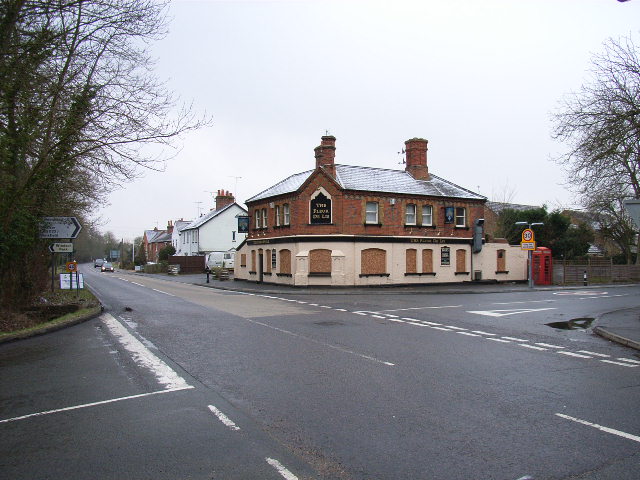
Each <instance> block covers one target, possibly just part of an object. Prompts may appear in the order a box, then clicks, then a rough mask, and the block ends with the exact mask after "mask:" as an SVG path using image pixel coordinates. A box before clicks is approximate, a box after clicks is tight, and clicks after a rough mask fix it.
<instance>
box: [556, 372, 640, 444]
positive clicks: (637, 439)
mask: <svg viewBox="0 0 640 480" xmlns="http://www.w3.org/2000/svg"><path fill="white" fill-rule="evenodd" d="M602 361H603V362H604V361H606V360H602ZM556 416H558V417H560V418H564V419H566V420H571V421H572V422H576V423H581V424H582V425H587V426H589V427H593V428H597V429H598V430H601V431H603V432H606V433H611V434H612V435H617V436H619V437H622V438H626V439H627V440H633V441H634V442H640V437H639V436H637V435H631V434H630V433H626V432H622V431H620V430H615V429H613V428H609V427H603V426H602V425H598V424H597V423H591V422H587V421H586V420H580V419H579V418H575V417H570V416H569V415H563V414H562V413H556Z"/></svg>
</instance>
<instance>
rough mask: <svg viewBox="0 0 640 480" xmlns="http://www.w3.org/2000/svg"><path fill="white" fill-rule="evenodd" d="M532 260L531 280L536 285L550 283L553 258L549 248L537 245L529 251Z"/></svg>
mask: <svg viewBox="0 0 640 480" xmlns="http://www.w3.org/2000/svg"><path fill="white" fill-rule="evenodd" d="M531 258H532V261H533V268H532V270H533V282H534V283H535V284H536V285H551V284H552V283H553V258H552V257H551V249H549V248H547V247H538V248H536V249H535V250H534V251H533V252H531Z"/></svg>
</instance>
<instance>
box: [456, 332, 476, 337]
mask: <svg viewBox="0 0 640 480" xmlns="http://www.w3.org/2000/svg"><path fill="white" fill-rule="evenodd" d="M456 333H459V334H460V335H466V336H468V337H479V336H480V335H477V334H475V333H469V332H456Z"/></svg>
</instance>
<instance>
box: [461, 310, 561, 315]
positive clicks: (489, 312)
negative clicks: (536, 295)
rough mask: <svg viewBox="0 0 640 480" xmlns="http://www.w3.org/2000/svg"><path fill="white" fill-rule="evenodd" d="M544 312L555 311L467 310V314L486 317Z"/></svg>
mask: <svg viewBox="0 0 640 480" xmlns="http://www.w3.org/2000/svg"><path fill="white" fill-rule="evenodd" d="M545 310H556V309H555V308H516V309H511V310H473V311H471V310H469V311H467V313H475V314H476V315H486V316H487V317H506V316H509V315H518V314H520V313H534V312H543V311H545Z"/></svg>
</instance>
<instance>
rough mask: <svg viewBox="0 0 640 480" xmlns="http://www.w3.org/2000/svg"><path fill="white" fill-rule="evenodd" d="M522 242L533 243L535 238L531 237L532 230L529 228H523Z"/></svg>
mask: <svg viewBox="0 0 640 480" xmlns="http://www.w3.org/2000/svg"><path fill="white" fill-rule="evenodd" d="M522 241H523V242H533V241H535V238H534V236H533V230H531V229H530V228H525V229H524V230H523V231H522Z"/></svg>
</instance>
